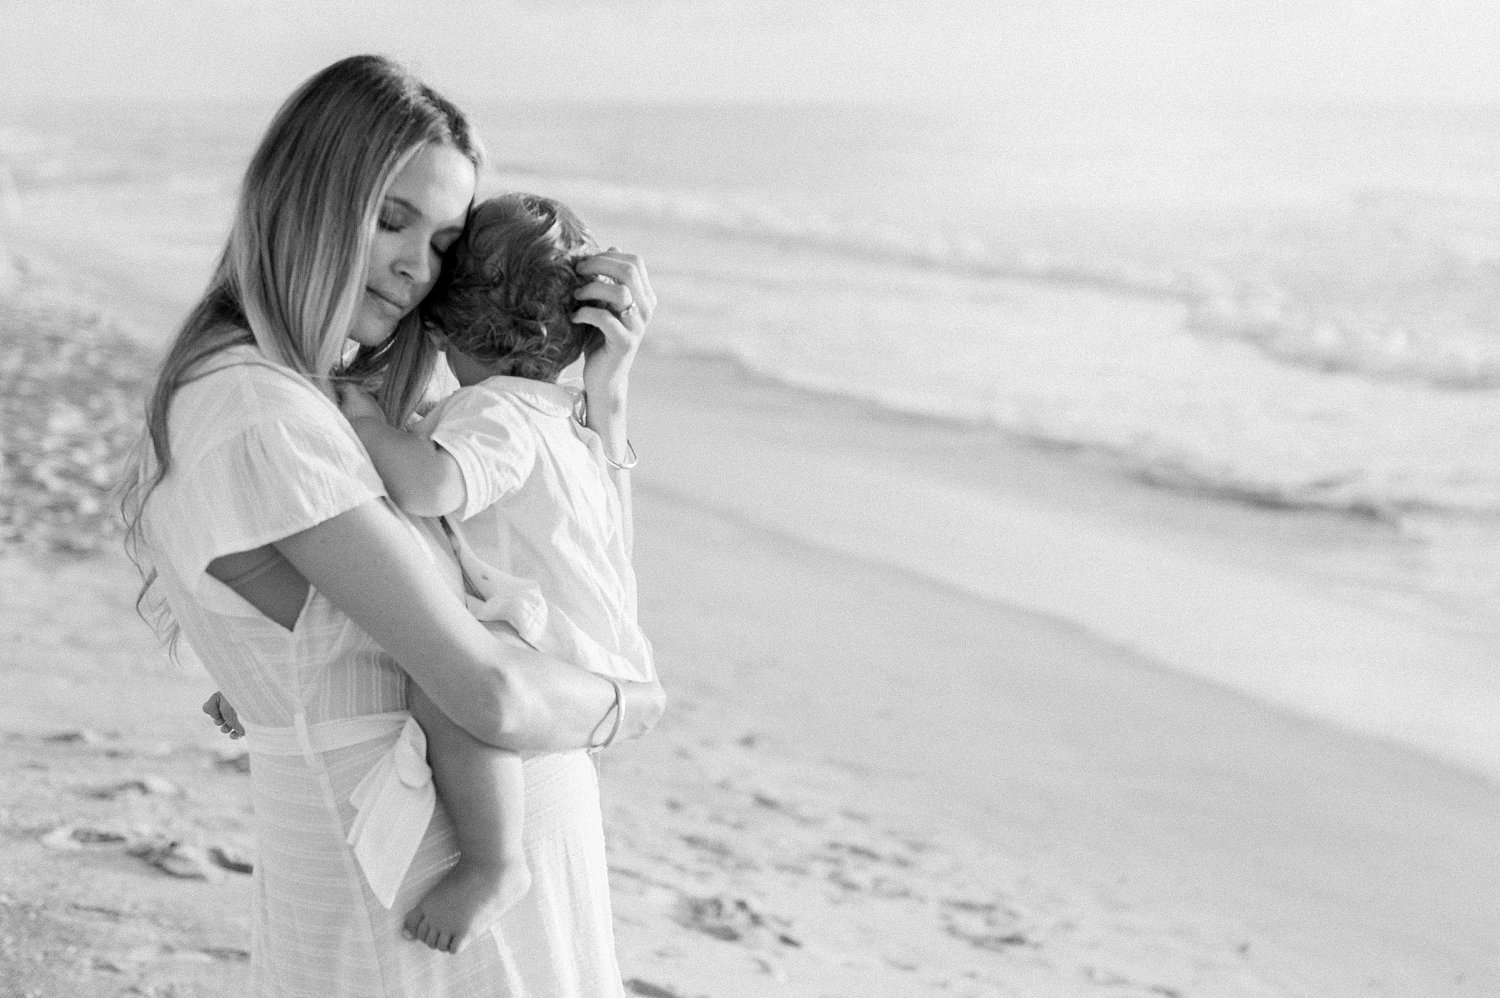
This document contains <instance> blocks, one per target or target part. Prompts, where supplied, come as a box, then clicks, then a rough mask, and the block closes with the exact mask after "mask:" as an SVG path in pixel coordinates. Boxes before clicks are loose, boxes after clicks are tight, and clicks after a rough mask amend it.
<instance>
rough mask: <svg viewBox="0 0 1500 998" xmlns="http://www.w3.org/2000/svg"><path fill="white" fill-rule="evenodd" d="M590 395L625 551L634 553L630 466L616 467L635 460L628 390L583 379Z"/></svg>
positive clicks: (590, 409)
mask: <svg viewBox="0 0 1500 998" xmlns="http://www.w3.org/2000/svg"><path fill="white" fill-rule="evenodd" d="M584 383H585V389H584V390H585V392H587V395H588V403H587V410H588V420H589V429H591V430H593V431H594V432H595V433H597V434H598V435H599V445H600V446H601V447H603V448H604V453H605V454H606V455H607V456H608V457H609V458H610V462H611V463H610V465H609V477H610V480H611V481H612V482H613V483H614V486H615V492H616V494H617V495H618V496H619V498H620V527H621V530H622V532H623V533H624V535H625V554H626V555H627V556H628V557H634V554H635V509H634V504H633V502H632V496H631V486H630V469H629V468H621V467H616V465H621V464H631V463H633V460H632V456H633V454H634V451H633V450H632V449H631V445H630V434H629V430H628V423H629V411H628V406H627V404H626V390H625V386H624V385H623V384H619V385H615V384H599V385H596V386H589V384H588V379H587V375H585V379H584Z"/></svg>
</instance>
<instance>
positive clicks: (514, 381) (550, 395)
mask: <svg viewBox="0 0 1500 998" xmlns="http://www.w3.org/2000/svg"><path fill="white" fill-rule="evenodd" d="M482 384H483V385H484V387H485V388H488V389H489V390H490V391H492V392H500V393H503V394H506V395H513V396H515V397H516V398H518V399H520V400H521V401H522V402H525V403H526V404H527V405H529V406H531V407H532V408H533V409H538V410H540V411H541V412H543V413H546V414H547V415H549V416H562V417H567V416H571V415H573V406H574V404H575V403H576V402H577V401H578V396H579V394H580V393H581V392H582V389H583V386H582V385H579V384H575V383H567V384H553V383H552V382H550V381H536V380H534V379H532V378H513V377H510V376H509V375H504V374H500V375H496V376H495V377H493V378H485V379H484V381H483V382H482Z"/></svg>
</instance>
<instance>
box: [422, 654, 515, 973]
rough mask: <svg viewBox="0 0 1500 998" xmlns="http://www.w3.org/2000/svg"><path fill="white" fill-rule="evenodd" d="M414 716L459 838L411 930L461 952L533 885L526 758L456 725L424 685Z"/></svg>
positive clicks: (435, 946) (435, 944)
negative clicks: (451, 861)
mask: <svg viewBox="0 0 1500 998" xmlns="http://www.w3.org/2000/svg"><path fill="white" fill-rule="evenodd" d="M407 699H408V702H409V704H410V706H411V712H412V716H413V717H415V718H416V719H417V723H418V724H420V725H422V730H423V731H424V732H426V734H427V762H428V765H430V766H431V767H432V779H433V783H434V784H435V785H436V787H437V791H438V796H439V797H440V799H441V800H442V802H443V805H444V807H446V808H447V811H448V815H449V817H450V818H452V820H453V830H454V833H455V834H456V835H457V837H458V848H459V852H460V855H459V858H458V865H457V866H455V867H454V868H453V869H452V870H449V871H448V873H447V875H446V876H444V877H443V879H442V880H439V881H438V882H437V884H436V885H435V886H434V887H433V888H432V890H430V891H428V892H427V894H426V896H424V897H423V898H422V900H421V901H420V902H418V904H417V906H416V907H415V908H413V909H412V911H411V913H410V914H408V915H407V916H406V922H405V923H404V925H405V928H406V930H407V931H408V932H410V933H411V934H412V935H413V936H415V937H416V938H417V939H420V940H421V941H422V942H424V943H426V944H427V945H428V946H431V947H432V948H433V949H437V950H446V951H447V952H449V953H457V952H458V951H459V950H460V949H462V948H463V947H464V946H465V945H467V944H468V943H469V941H470V940H471V939H473V938H474V937H476V936H477V935H479V934H480V933H481V932H483V931H485V930H486V929H488V928H489V927H490V926H491V925H493V924H494V923H495V921H496V919H498V918H499V917H500V916H501V915H502V914H504V912H505V910H506V909H507V908H509V907H510V906H511V905H512V904H514V903H515V902H516V900H517V899H518V898H520V897H521V895H523V894H525V893H526V891H527V889H528V888H530V886H531V873H530V871H529V870H527V868H526V859H525V855H524V853H523V852H522V848H521V823H522V817H523V815H525V813H526V802H525V783H524V781H523V779H522V776H521V757H520V756H518V755H516V754H515V753H513V752H506V751H503V750H501V749H497V748H494V747H493V746H490V745H486V744H484V743H483V742H481V741H478V740H477V739H475V738H474V737H473V736H472V735H470V734H469V733H468V732H467V731H465V730H464V729H462V728H460V727H459V726H458V725H457V724H454V723H453V721H451V720H450V719H449V718H448V715H447V714H444V713H443V712H442V711H441V710H439V709H438V707H437V705H436V704H434V703H433V702H432V701H431V700H429V699H427V695H426V694H424V693H423V692H422V691H421V689H419V688H418V687H417V684H416V683H411V684H409V686H408V696H407Z"/></svg>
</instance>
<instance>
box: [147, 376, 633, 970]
mask: <svg viewBox="0 0 1500 998" xmlns="http://www.w3.org/2000/svg"><path fill="white" fill-rule="evenodd" d="M168 428H169V437H170V440H171V446H172V460H173V467H172V470H171V473H170V474H169V475H168V476H167V478H166V479H165V480H164V481H163V482H162V483H161V485H160V486H158V487H157V489H156V491H155V492H154V493H153V494H152V495H151V496H150V498H149V499H148V501H147V503H146V507H145V510H144V515H143V518H142V524H143V529H144V539H145V541H146V544H147V546H148V550H149V551H150V552H151V559H152V561H153V564H154V567H155V568H156V570H157V571H158V573H159V585H160V586H161V587H162V592H163V595H164V596H165V598H166V600H167V604H168V606H169V607H170V609H171V611H172V614H173V616H174V617H175V618H176V620H177V622H178V623H179V624H180V626H181V628H182V631H183V634H184V636H185V637H186V639H187V640H188V641H189V642H190V643H191V645H192V646H193V649H194V650H195V651H196V652H197V654H198V656H199V657H200V658H201V659H202V660H203V663H204V665H205V666H206V667H207V669H208V671H209V673H210V675H211V676H212V677H213V679H214V681H215V682H216V683H217V684H218V686H219V688H220V689H221V690H222V691H223V692H224V695H225V696H226V697H227V698H228V699H229V701H230V702H231V703H232V704H234V706H235V708H236V710H237V711H238V712H239V716H240V718H241V720H242V721H244V722H245V724H246V729H247V732H248V733H249V736H248V738H247V746H248V749H249V752H250V782H251V792H252V795H253V803H254V807H255V825H256V863H255V873H254V876H255V886H256V891H255V905H256V911H255V920H254V937H253V940H252V946H251V970H252V982H253V988H252V993H253V994H254V995H256V996H264V998H272V996H275V998H298V996H306V998H344V996H348V998H355V996H360V998H364V996H421V998H463V996H470V995H473V996H480V995H483V996H515V998H523V996H524V998H600V996H605V998H609V996H619V995H622V994H623V988H622V986H621V982H620V974H619V968H618V966H617V964H616V961H615V953H614V937H613V929H612V923H611V915H610V906H609V885H608V880H607V875H606V868H605V855H604V835H603V825H602V820H601V817H600V811H599V796H598V785H597V783H596V782H595V774H594V768H593V766H592V764H591V763H590V761H589V759H588V756H587V755H586V753H584V752H582V751H579V752H565V753H557V754H552V755H543V756H537V757H533V758H529V759H527V760H526V770H525V783H526V818H525V848H526V851H527V858H528V862H529V864H530V868H531V874H532V878H533V879H532V887H531V890H530V892H529V893H528V894H527V895H526V896H525V897H524V898H523V899H522V900H521V901H520V902H518V903H517V904H516V906H515V907H514V908H512V909H511V910H510V911H508V912H507V913H506V915H505V917H504V918H503V919H502V920H501V922H500V924H499V925H498V926H497V928H496V930H495V932H494V933H492V934H491V935H490V936H488V937H486V938H484V939H481V940H478V941H476V942H474V943H473V944H471V945H470V946H469V947H468V948H466V949H465V950H464V951H463V952H462V953H460V954H457V955H449V954H443V953H437V952H435V951H433V950H431V949H428V948H427V947H426V946H424V945H422V944H421V943H418V942H412V941H407V940H405V939H403V938H402V937H401V922H402V920H403V919H404V917H405V915H406V913H407V912H408V911H409V910H410V909H411V908H412V907H413V905H414V904H415V903H416V902H417V901H418V900H419V899H420V898H421V897H422V895H423V894H424V893H425V892H426V891H427V890H428V889H429V888H430V887H431V886H432V885H433V884H434V883H435V882H436V881H437V880H438V878H440V877H441V876H442V874H443V873H444V872H445V871H446V870H447V869H448V868H449V867H450V866H451V865H452V863H453V861H454V859H455V857H456V855H457V847H456V843H455V839H454V837H453V832H452V827H451V824H450V822H449V821H448V818H447V815H446V814H445V812H444V811H443V809H442V806H441V802H439V803H438V804H437V806H436V808H435V811H434V812H433V813H432V815H431V821H430V824H428V823H427V821H426V819H425V818H422V819H421V823H420V824H418V825H417V826H416V827H417V828H418V832H416V833H415V834H414V835H413V838H412V843H411V844H412V848H413V850H414V853H415V855H414V856H413V857H412V858H411V859H410V863H409V866H408V865H407V863H406V859H405V857H397V858H396V859H394V860H391V858H390V857H389V856H384V857H383V856H381V855H379V854H380V853H381V852H382V850H383V849H385V847H386V846H387V845H388V844H390V842H391V841H392V840H393V839H398V838H399V837H400V836H399V835H393V834H389V829H382V828H374V829H373V830H372V831H371V833H370V834H369V835H367V836H365V837H364V838H363V839H361V838H359V836H358V834H356V835H355V836H354V838H355V839H356V845H351V844H350V841H349V840H350V838H351V829H353V830H354V831H355V832H356V833H358V832H359V831H360V826H362V825H363V823H364V816H362V815H361V814H360V813H359V811H358V810H357V809H356V806H355V804H354V803H352V802H351V796H354V795H355V791H356V788H360V787H361V784H362V782H363V784H364V785H365V789H368V790H372V793H371V794H370V796H373V797H376V798H381V799H382V800H385V799H387V798H388V799H389V800H395V801H397V804H396V807H395V810H396V811H397V812H401V815H403V816H404V818H406V819H409V818H410V817H411V814H412V809H413V808H414V807H416V806H417V805H415V804H413V803H412V802H413V801H419V800H420V795H421V793H424V792H425V793H427V794H429V795H430V793H431V791H430V784H429V785H428V786H426V787H423V786H419V784H422V783H424V782H425V780H426V776H425V774H426V767H425V765H424V764H422V758H423V754H422V752H421V749H422V747H423V742H422V739H421V734H420V728H418V727H417V725H416V723H415V722H414V721H411V719H410V715H409V714H408V713H406V679H405V674H404V673H403V672H401V671H400V670H399V669H398V668H397V667H396V665H395V663H394V662H393V661H392V659H391V658H390V657H389V656H388V655H386V654H385V653H384V652H383V651H382V650H381V649H380V648H379V647H378V646H377V645H376V644H375V643H374V642H373V641H372V640H371V639H370V638H369V637H368V636H367V635H366V634H365V633H364V632H363V631H361V630H360V629H359V628H358V627H356V626H355V625H354V623H353V622H352V621H350V620H349V618H348V617H346V616H345V615H344V614H343V613H342V612H340V611H339V610H338V609H337V608H335V607H334V606H333V605H332V604H330V603H329V602H328V601H327V600H326V599H324V598H323V597H322V596H321V595H320V594H319V593H318V592H317V591H315V590H313V591H310V592H309V594H308V598H307V602H306V603H305V604H304V606H303V608H302V612H301V615H300V616H299V617H298V619H297V622H296V625H295V626H294V627H293V629H292V630H290V631H288V630H286V629H284V628H282V627H280V626H279V625H277V624H276V623H274V622H273V621H271V620H270V619H268V618H266V617H264V616H262V615H261V614H260V613H259V612H258V611H257V610H256V609H255V608H254V607H252V606H251V605H250V604H249V603H247V602H246V601H245V600H244V599H242V598H241V597H240V596H239V595H238V594H237V593H235V592H234V591H233V590H232V589H230V588H228V587H227V586H225V585H223V584H222V583H220V582H219V581H218V580H216V579H214V578H213V577H212V576H210V575H208V574H207V572H206V571H205V569H206V568H207V566H208V564H209V563H210V562H211V561H213V560H214V559H215V558H217V557H219V556H220V555H224V554H229V553H232V552H236V551H245V550H251V549H254V548H257V547H260V546H262V545H265V544H267V543H270V542H271V541H275V540H277V539H280V538H283V537H286V536H288V535H290V534H293V533H296V532H297V531H300V530H303V529H306V528H308V527H311V526H313V525H315V524H317V523H320V522H322V521H324V520H327V519H329V518H331V517H333V516H336V515H338V514H339V513H342V512H345V511H347V510H350V509H353V508H354V507H356V506H359V505H361V504H362V503H365V502H368V501H370V500H372V499H375V500H379V501H384V500H383V496H384V490H383V488H382V486H381V483H380V479H379V477H378V476H377V475H376V473H375V469H374V467H373V466H372V465H371V463H370V461H369V457H368V455H367V454H366V453H365V451H364V448H363V446H362V445H361V444H360V443H359V440H358V438H357V437H356V436H355V435H354V433H353V431H352V430H351V429H350V428H349V425H348V424H347V423H346V422H345V421H344V419H343V417H342V416H341V415H340V414H339V412H338V410H337V408H336V407H335V406H334V405H333V403H332V402H330V401H329V400H328V399H327V398H325V397H324V396H323V395H322V394H321V393H319V392H318V391H317V389H316V388H315V387H314V386H313V385H312V384H311V383H309V382H308V381H307V380H305V379H304V378H302V377H300V376H298V375H297V374H295V373H293V372H291V371H289V370H287V369H285V368H283V367H280V366H277V365H274V364H272V363H270V362H269V361H267V360H265V359H264V358H263V357H262V355H261V354H260V353H259V351H257V350H256V349H255V348H253V347H248V346H241V347H234V348H231V349H229V350H226V351H224V352H223V354H222V355H221V356H220V357H218V358H216V359H215V360H214V361H213V362H212V370H211V371H210V373H207V374H205V375H204V376H202V377H200V378H198V379H197V380H196V381H193V382H191V383H190V384H188V385H186V386H184V387H183V388H182V389H181V390H179V391H178V393H177V395H176V396H175V397H174V398H173V401H172V408H171V414H170V419H169V424H168ZM398 515H399V514H398ZM409 525H410V527H411V529H412V530H413V532H414V533H415V534H417V535H418V536H420V537H422V539H423V541H424V545H425V546H426V549H427V550H428V551H429V552H430V553H431V554H432V557H433V558H434V559H436V560H438V561H439V562H440V563H442V564H443V565H444V569H445V573H446V574H447V575H448V577H449V578H450V579H451V580H452V583H453V585H454V587H455V591H457V590H458V588H459V585H460V582H459V579H458V573H457V570H456V567H455V566H453V564H452V563H451V561H449V560H448V558H447V557H446V556H445V554H444V553H440V552H444V551H445V549H444V547H443V544H442V541H441V540H440V539H439V538H438V537H437V536H436V535H435V534H434V533H433V532H432V531H431V527H430V525H427V524H423V523H410V524H409ZM413 748H415V749H416V750H417V751H416V752H415V759H416V762H415V764H414V765H413V763H412V756H413V753H412V751H411V750H412V749H413ZM386 774H393V775H390V778H389V779H388V780H387V779H386ZM367 778H368V779H367ZM382 781H384V782H382ZM375 784H379V785H378V786H376V785H375ZM403 795H404V796H403ZM428 800H429V803H428V806H431V805H430V796H429V798H428ZM377 803H379V802H377ZM364 806H365V804H364V803H361V805H360V807H364ZM382 806H384V805H382ZM403 809H405V810H403ZM385 817H386V818H389V817H390V814H386V816H385ZM372 820H373V822H374V824H375V825H379V823H380V821H381V820H384V819H381V818H379V817H377V818H375V819H372ZM357 849H363V850H364V853H362V854H361V855H360V856H357V855H356V851H357ZM382 863H384V874H385V875H387V876H389V875H390V874H391V873H392V870H393V867H392V863H394V864H395V867H398V868H395V869H394V874H395V879H394V880H392V881H391V890H392V891H394V894H395V896H394V898H393V903H392V904H391V905H390V906H389V907H387V906H386V905H385V904H383V903H382V902H381V900H380V899H379V898H378V897H377V896H376V893H375V892H374V891H372V888H371V884H372V882H375V881H376V880H378V879H379V878H378V877H377V872H379V869H380V867H381V865H382Z"/></svg>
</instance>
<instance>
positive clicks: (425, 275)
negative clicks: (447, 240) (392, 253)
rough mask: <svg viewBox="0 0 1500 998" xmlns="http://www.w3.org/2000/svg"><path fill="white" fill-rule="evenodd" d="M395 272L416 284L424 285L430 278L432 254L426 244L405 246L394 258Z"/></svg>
mask: <svg viewBox="0 0 1500 998" xmlns="http://www.w3.org/2000/svg"><path fill="white" fill-rule="evenodd" d="M396 272H397V273H398V274H400V275H401V276H402V277H404V278H406V279H407V280H408V281H411V282H412V283H413V284H416V285H418V286H424V285H426V284H427V283H428V282H429V281H431V280H432V254H431V253H429V252H428V250H427V244H426V243H425V242H424V243H422V244H421V245H416V244H415V243H413V244H412V245H409V246H406V247H404V248H403V250H402V253H401V255H400V256H398V257H397V258H396Z"/></svg>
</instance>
